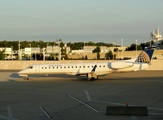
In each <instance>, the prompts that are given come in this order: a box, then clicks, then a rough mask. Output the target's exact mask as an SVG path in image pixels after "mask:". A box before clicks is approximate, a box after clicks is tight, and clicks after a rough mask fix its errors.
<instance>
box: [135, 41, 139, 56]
mask: <svg viewBox="0 0 163 120" xmlns="http://www.w3.org/2000/svg"><path fill="white" fill-rule="evenodd" d="M135 41H136V46H135V47H136V57H137V41H138V40H137V39H136V40H135Z"/></svg>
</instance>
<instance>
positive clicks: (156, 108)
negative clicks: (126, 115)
mask: <svg viewBox="0 0 163 120" xmlns="http://www.w3.org/2000/svg"><path fill="white" fill-rule="evenodd" d="M147 108H148V109H152V110H160V111H162V110H163V109H161V108H152V107H147Z"/></svg>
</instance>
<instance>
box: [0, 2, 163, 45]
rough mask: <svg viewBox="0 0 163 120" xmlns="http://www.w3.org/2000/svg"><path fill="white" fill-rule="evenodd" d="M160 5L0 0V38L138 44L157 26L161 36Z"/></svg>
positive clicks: (162, 14)
mask: <svg viewBox="0 0 163 120" xmlns="http://www.w3.org/2000/svg"><path fill="white" fill-rule="evenodd" d="M162 5H163V0H1V1H0V11H1V12H0V41H3V40H8V41H15V40H16V41H17V40H19V41H24V40H27V41H34V40H35V41H39V40H43V41H45V42H46V41H56V39H62V41H63V42H64V43H68V42H72V43H73V42H89V41H92V42H95V43H97V42H105V43H114V44H116V45H122V42H123V45H124V46H128V45H131V44H132V43H135V42H136V40H137V44H140V43H143V42H147V41H149V39H150V33H151V32H152V31H155V30H156V29H157V28H158V27H159V29H160V33H161V34H162V35H163V8H162ZM122 39H123V40H122Z"/></svg>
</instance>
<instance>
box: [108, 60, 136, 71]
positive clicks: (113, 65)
mask: <svg viewBox="0 0 163 120" xmlns="http://www.w3.org/2000/svg"><path fill="white" fill-rule="evenodd" d="M132 66H133V63H132V62H126V61H124V62H122V61H118V62H112V63H110V67H111V68H112V69H123V68H128V67H132Z"/></svg>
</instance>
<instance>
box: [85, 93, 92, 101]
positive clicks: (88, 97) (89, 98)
mask: <svg viewBox="0 0 163 120" xmlns="http://www.w3.org/2000/svg"><path fill="white" fill-rule="evenodd" d="M85 94H86V96H87V99H88V101H91V97H90V95H89V93H88V92H87V91H85Z"/></svg>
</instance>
